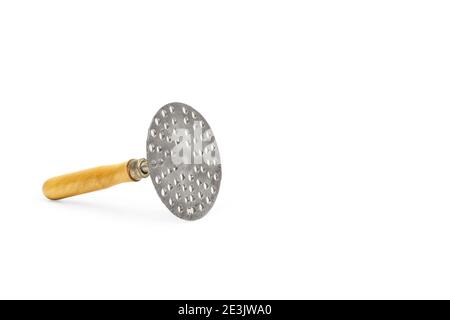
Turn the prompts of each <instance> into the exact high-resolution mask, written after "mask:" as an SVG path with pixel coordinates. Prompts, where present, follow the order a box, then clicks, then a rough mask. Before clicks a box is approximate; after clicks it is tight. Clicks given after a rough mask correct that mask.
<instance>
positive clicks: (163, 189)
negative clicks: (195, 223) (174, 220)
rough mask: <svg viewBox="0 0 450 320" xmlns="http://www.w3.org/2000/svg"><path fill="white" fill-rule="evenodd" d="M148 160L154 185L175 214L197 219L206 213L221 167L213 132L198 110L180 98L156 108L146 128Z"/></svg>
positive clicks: (216, 187)
mask: <svg viewBox="0 0 450 320" xmlns="http://www.w3.org/2000/svg"><path fill="white" fill-rule="evenodd" d="M147 160H148V163H149V167H150V177H151V179H152V182H153V185H154V186H155V189H156V191H157V192H158V195H159V197H160V198H161V200H162V202H164V204H165V205H166V207H167V208H168V209H169V210H170V211H171V212H172V213H173V214H174V215H176V216H177V217H180V218H182V219H186V220H196V219H199V218H201V217H203V216H204V215H205V214H207V213H208V211H209V210H210V209H211V207H212V206H213V205H214V202H215V201H216V198H217V194H218V192H219V188H220V181H221V179H222V167H221V163H220V155H219V149H218V147H217V143H216V139H215V137H214V134H213V132H212V130H211V128H210V126H209V124H208V122H207V121H206V120H205V118H204V117H203V116H202V115H201V114H200V113H199V112H198V111H196V110H195V109H194V108H192V107H190V106H188V105H186V104H183V103H179V102H174V103H169V104H167V105H165V106H164V107H162V108H161V109H159V110H158V112H157V113H156V115H155V116H154V118H153V120H152V123H151V125H150V128H149V130H148V138H147Z"/></svg>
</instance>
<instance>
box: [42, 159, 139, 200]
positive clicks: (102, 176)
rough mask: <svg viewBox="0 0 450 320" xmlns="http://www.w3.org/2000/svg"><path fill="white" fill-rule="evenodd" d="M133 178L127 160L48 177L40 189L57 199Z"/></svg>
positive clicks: (51, 198)
mask: <svg viewBox="0 0 450 320" xmlns="http://www.w3.org/2000/svg"><path fill="white" fill-rule="evenodd" d="M130 181H135V180H133V179H132V178H131V177H130V175H129V173H128V161H127V162H124V163H120V164H115V165H110V166H101V167H96V168H92V169H87V170H83V171H78V172H74V173H69V174H65V175H62V176H58V177H54V178H50V179H48V180H47V181H46V182H45V183H44V185H43V187H42V190H43V192H44V195H45V196H46V197H47V198H49V199H50V200H58V199H63V198H67V197H72V196H76V195H78V194H83V193H87V192H92V191H97V190H101V189H106V188H109V187H112V186H114V185H116V184H119V183H122V182H130Z"/></svg>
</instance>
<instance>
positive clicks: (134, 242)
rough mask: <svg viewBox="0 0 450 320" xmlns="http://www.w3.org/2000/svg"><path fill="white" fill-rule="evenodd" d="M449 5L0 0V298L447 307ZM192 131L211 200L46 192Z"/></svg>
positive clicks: (130, 189)
mask: <svg viewBox="0 0 450 320" xmlns="http://www.w3.org/2000/svg"><path fill="white" fill-rule="evenodd" d="M449 17H450V5H449V4H448V1H306V2H300V1H223V2H218V1H206V0H205V1H154V2H150V1H2V2H1V4H0V141H1V160H0V162H1V168H2V170H1V179H0V298H44V299H46V298H61V299H66V298H87V299H91V298H137V299H141V298H158V299H165V298H179V299H188V298H192V299H197V298H209V299H216V298H254V299H258V298H267V299H270V298H288V299H291V298H292V299H294V298H295V299H301V298H307V299H314V298H343V299H347V298H361V299H365V298H388V299H390V298H450V272H449V269H450V257H449V244H450V232H449V230H450V201H449V199H450V198H449V192H450V169H449V168H450V151H449V140H450V139H449V138H450V126H449V120H450V93H449V92H450V91H449V88H450V41H449V39H450V19H449ZM173 101H181V102H185V103H187V104H189V105H192V106H193V107H194V108H196V109H198V110H199V111H200V112H201V113H202V114H203V115H204V116H205V117H206V119H207V120H208V122H209V123H210V124H211V126H212V128H213V130H214V133H215V135H216V137H217V141H218V145H219V148H220V151H221V157H222V163H223V180H222V186H221V191H220V194H219V197H218V201H217V202H216V204H215V206H214V208H213V209H212V210H211V212H210V213H209V214H208V215H207V216H206V217H205V218H203V219H201V220H199V221H196V222H186V221H183V220H180V219H177V218H176V217H174V216H173V215H172V214H171V213H170V212H169V211H168V210H167V209H166V208H165V206H164V205H163V204H162V203H161V202H160V200H159V198H158V196H157V194H156V192H155V191H154V189H153V186H152V184H151V182H150V181H142V182H139V183H129V184H123V185H120V186H117V187H115V188H111V189H108V190H105V191H100V192H97V193H93V194H88V195H83V196H79V197H76V198H71V199H67V200H64V201H60V202H51V201H48V200H46V199H45V198H44V197H43V196H42V194H41V185H42V183H43V182H44V180H45V179H47V178H49V177H51V176H53V175H58V174H62V173H66V172H70V171H73V170H78V169H84V168H86V167H91V166H96V165H102V164H112V163H116V162H121V161H125V160H128V159H129V158H133V157H143V156H145V140H146V134H147V128H148V125H149V124H150V121H151V118H152V117H153V114H154V113H155V112H156V111H157V110H158V108H160V107H161V106H162V105H164V104H166V103H168V102H173Z"/></svg>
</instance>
